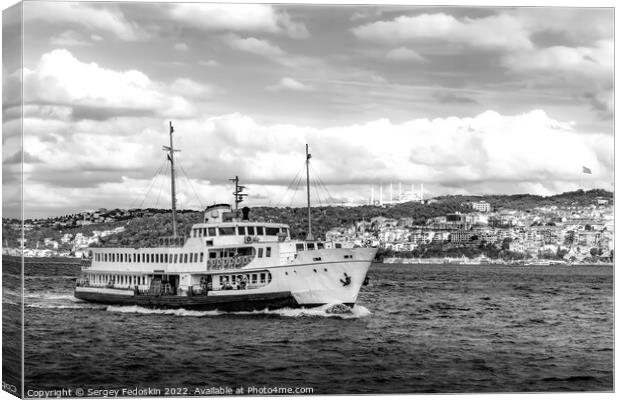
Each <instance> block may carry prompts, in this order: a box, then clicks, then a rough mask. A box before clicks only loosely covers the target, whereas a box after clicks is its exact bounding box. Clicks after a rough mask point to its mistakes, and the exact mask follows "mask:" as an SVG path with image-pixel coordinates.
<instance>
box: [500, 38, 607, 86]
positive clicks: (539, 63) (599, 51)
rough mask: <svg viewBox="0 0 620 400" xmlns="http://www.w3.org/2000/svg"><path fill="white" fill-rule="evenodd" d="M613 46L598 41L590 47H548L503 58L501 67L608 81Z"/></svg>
mask: <svg viewBox="0 0 620 400" xmlns="http://www.w3.org/2000/svg"><path fill="white" fill-rule="evenodd" d="M613 52H614V43H613V40H612V39H608V40H598V41H597V42H596V44H595V45H594V46H591V47H567V46H551V47H545V48H540V49H530V50H528V51H520V52H516V53H513V54H509V55H506V56H505V57H504V58H503V59H502V63H503V65H504V66H505V67H507V68H510V69H513V70H515V71H549V72H562V73H567V72H568V73H572V74H575V75H581V76H586V77H593V78H599V77H603V78H607V79H611V78H612V72H613V62H614V57H613Z"/></svg>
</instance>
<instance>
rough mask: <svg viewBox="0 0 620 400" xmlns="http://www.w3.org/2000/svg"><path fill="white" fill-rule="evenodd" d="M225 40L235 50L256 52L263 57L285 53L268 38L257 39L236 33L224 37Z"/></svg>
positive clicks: (278, 55)
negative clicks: (243, 36)
mask: <svg viewBox="0 0 620 400" xmlns="http://www.w3.org/2000/svg"><path fill="white" fill-rule="evenodd" d="M225 41H226V43H228V45H229V46H230V47H231V48H233V49H235V50H240V51H244V52H246V53H252V54H257V55H260V56H264V57H280V56H283V55H284V54H285V53H284V50H282V49H281V48H279V47H278V46H276V45H274V44H272V43H271V42H269V41H268V40H263V39H257V38H254V37H248V38H242V37H239V36H236V35H229V36H227V37H226V39H225Z"/></svg>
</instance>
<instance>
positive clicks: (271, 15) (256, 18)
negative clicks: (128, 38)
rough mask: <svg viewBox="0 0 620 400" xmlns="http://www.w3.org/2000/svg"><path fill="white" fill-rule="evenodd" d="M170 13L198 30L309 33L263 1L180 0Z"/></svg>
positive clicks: (303, 36)
mask: <svg viewBox="0 0 620 400" xmlns="http://www.w3.org/2000/svg"><path fill="white" fill-rule="evenodd" d="M170 16H171V17H172V18H173V19H175V20H176V21H178V22H180V23H183V24H186V25H188V26H192V27H194V28H197V29H201V30H209V31H236V32H267V33H274V34H286V35H288V36H289V37H292V38H295V39H303V38H307V37H308V30H307V29H306V27H305V25H304V24H303V23H301V22H297V21H294V20H293V19H292V18H291V17H290V16H289V15H288V14H287V13H286V12H285V11H283V10H278V9H276V7H274V6H271V5H266V4H206V3H203V4H198V3H193V4H190V3H183V4H181V3H179V4H174V5H172V6H171V8H170Z"/></svg>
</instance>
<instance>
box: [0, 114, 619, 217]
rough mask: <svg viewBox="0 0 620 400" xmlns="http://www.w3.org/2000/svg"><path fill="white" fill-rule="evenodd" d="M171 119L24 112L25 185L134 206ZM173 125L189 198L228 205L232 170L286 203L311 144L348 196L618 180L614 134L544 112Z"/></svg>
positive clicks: (320, 169)
mask: <svg viewBox="0 0 620 400" xmlns="http://www.w3.org/2000/svg"><path fill="white" fill-rule="evenodd" d="M166 124H167V121H161V120H157V119H154V118H141V119H139V120H137V119H136V118H135V117H132V118H118V119H114V120H108V121H103V122H96V121H87V120H84V121H66V122H57V123H56V124H49V121H43V120H39V119H37V118H34V117H30V118H26V119H25V121H24V125H25V128H26V129H27V130H28V131H29V132H32V134H31V135H28V136H27V137H25V141H24V147H25V148H26V149H28V153H29V155H30V157H31V160H32V161H33V162H32V163H28V164H25V166H24V173H25V178H26V179H27V180H28V182H30V183H31V184H30V185H28V186H29V187H30V188H29V189H28V190H30V191H32V194H33V195H34V194H35V192H36V191H37V190H41V191H43V190H44V189H45V190H47V191H48V192H49V196H47V197H46V199H50V201H47V203H49V204H48V205H47V206H50V204H51V203H50V202H51V200H52V199H54V198H57V199H58V204H57V206H58V208H59V209H63V207H67V204H68V203H66V201H68V199H69V197H70V193H81V195H80V196H76V197H74V203H72V204H70V205H71V206H72V207H75V208H76V209H78V210H79V209H88V208H92V207H97V206H109V205H111V204H114V205H115V206H119V207H128V206H129V204H130V203H131V202H132V201H133V200H134V199H135V197H136V196H137V197H140V196H143V195H144V190H145V188H146V187H147V186H148V184H149V180H150V178H151V177H152V176H153V173H154V171H156V170H157V169H158V167H160V166H161V165H162V164H163V163H164V162H165V156H164V154H163V153H162V151H161V144H164V143H166V142H167V126H166ZM174 126H175V145H176V146H177V147H178V148H180V149H181V150H182V152H181V153H179V155H178V162H179V165H181V166H182V167H183V170H184V171H187V173H188V174H189V175H190V178H191V179H192V181H191V186H189V185H188V184H187V182H186V183H185V184H180V185H179V193H180V196H183V198H184V199H185V200H186V201H187V203H186V204H190V203H191V204H195V203H196V201H194V200H191V199H193V198H195V195H194V193H193V191H194V190H196V191H197V192H198V193H199V195H200V197H201V198H202V200H203V201H205V202H211V201H229V200H230V199H229V190H228V189H229V188H228V187H227V186H226V185H227V184H228V182H227V179H228V178H230V177H231V175H239V176H240V177H241V178H242V180H243V182H244V183H245V184H247V185H248V186H249V187H250V188H251V189H252V190H251V193H252V196H254V195H256V196H257V197H260V198H261V201H260V202H261V203H263V204H264V203H265V201H264V200H263V199H264V198H265V197H267V198H270V199H272V200H273V204H277V203H278V200H279V199H280V198H281V197H282V196H283V193H285V191H286V190H285V188H286V187H287V186H288V185H289V184H290V182H291V180H292V179H293V177H294V175H295V173H296V172H298V171H300V170H301V169H303V164H304V160H305V155H304V151H305V144H306V143H309V144H310V148H311V152H312V154H313V156H314V157H313V160H312V162H313V171H314V173H316V174H317V175H318V176H319V177H320V178H321V180H322V181H324V182H325V183H326V184H327V185H328V187H329V190H330V192H331V195H332V196H334V197H339V198H346V199H347V200H349V201H365V200H366V198H367V196H368V193H367V192H368V190H367V189H368V188H369V186H370V185H371V184H375V185H377V184H379V183H385V182H390V181H393V182H399V181H402V182H404V183H412V182H417V183H420V182H424V184H425V186H426V187H427V189H428V190H431V191H433V190H434V194H442V193H471V192H474V193H475V192H476V191H478V192H480V191H483V192H487V193H489V192H490V193H493V192H495V193H497V192H509V193H511V192H512V193H514V192H515V191H517V192H518V191H526V189H527V190H533V191H534V193H539V194H547V193H551V192H553V193H555V192H558V191H562V190H573V189H575V188H576V186H577V183H578V182H579V181H580V179H581V178H582V174H581V166H582V165H587V166H588V167H590V168H591V169H592V170H593V171H594V172H595V174H593V175H592V176H591V178H592V179H594V180H596V181H597V182H608V181H609V179H610V177H611V176H613V150H611V149H612V145H613V137H612V136H610V135H603V134H583V133H580V132H579V131H578V130H577V127H576V126H575V125H574V124H573V123H572V122H562V121H557V120H554V119H553V118H550V117H549V116H548V115H547V114H546V113H544V112H543V111H540V110H534V111H531V112H528V113H525V114H521V115H514V116H506V115H501V114H499V113H496V112H493V111H487V112H484V113H482V114H479V115H476V116H474V117H466V118H456V117H450V118H438V119H432V120H429V119H415V120H410V121H405V122H401V123H393V122H391V121H389V120H387V119H379V120H375V121H369V122H366V123H363V124H356V125H347V126H332V127H328V128H314V127H308V126H297V125H284V124H276V125H265V124H260V123H258V122H257V121H255V120H254V119H253V118H251V117H249V116H247V115H243V114H239V113H235V114H227V115H222V116H218V117H210V118H200V119H186V120H178V121H175V122H174ZM50 134H51V135H52V138H53V140H50V137H49V135H50ZM46 135H47V136H46ZM207 143H208V145H205V144H207ZM198 149H199V150H198ZM8 161H10V160H8ZM11 165H12V164H11ZM345 172H346V173H345ZM162 179H165V178H162ZM180 179H185V178H181V177H180ZM160 186H161V187H162V188H163V189H162V190H164V191H165V190H167V185H165V184H162V185H160ZM36 188H39V189H36ZM104 188H105V191H104ZM123 189H124V190H123ZM104 192H105V196H107V195H108V194H110V193H114V194H115V195H114V196H112V197H110V198H109V199H108V200H109V202H108V203H106V201H108V200H105V199H104V198H101V199H97V197H96V194H97V193H104ZM39 194H40V193H39ZM162 196H167V194H166V195H162ZM76 198H79V199H80V200H79V201H77V202H76V201H75V199H76ZM164 198H167V197H164ZM87 199H90V200H87ZM80 201H81V202H82V203H79V202H80ZM252 201H255V200H252ZM298 202H299V204H301V203H300V202H301V199H298ZM254 204H256V203H254ZM295 205H298V203H295Z"/></svg>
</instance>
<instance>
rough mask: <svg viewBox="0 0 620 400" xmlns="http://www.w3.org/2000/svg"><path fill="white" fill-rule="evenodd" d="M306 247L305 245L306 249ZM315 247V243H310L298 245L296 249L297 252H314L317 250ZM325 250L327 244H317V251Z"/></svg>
mask: <svg viewBox="0 0 620 400" xmlns="http://www.w3.org/2000/svg"><path fill="white" fill-rule="evenodd" d="M304 245H305V248H304ZM314 245H315V243H312V242H310V243H297V244H296V245H295V249H296V250H297V251H304V250H306V249H307V250H314V249H315V247H314ZM324 248H325V244H324V243H322V242H316V249H317V250H321V249H324Z"/></svg>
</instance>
